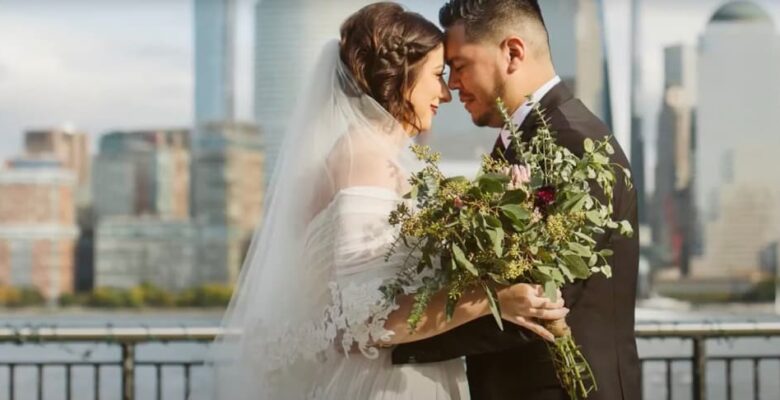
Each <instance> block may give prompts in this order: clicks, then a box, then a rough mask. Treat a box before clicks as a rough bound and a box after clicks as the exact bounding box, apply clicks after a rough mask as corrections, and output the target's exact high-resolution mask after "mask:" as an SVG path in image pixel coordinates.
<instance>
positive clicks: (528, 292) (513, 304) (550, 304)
mask: <svg viewBox="0 0 780 400" xmlns="http://www.w3.org/2000/svg"><path fill="white" fill-rule="evenodd" d="M556 298H557V300H556V301H552V300H550V299H548V298H547V297H545V296H544V289H543V288H542V287H541V286H538V285H529V284H526V283H518V284H516V285H512V286H507V287H504V288H501V289H499V290H498V299H499V302H500V303H501V314H502V317H503V318H504V319H505V320H507V321H509V322H512V323H514V324H517V325H520V326H522V327H524V328H526V329H528V330H530V331H531V332H534V333H536V334H537V335H539V336H541V337H542V338H544V339H545V340H549V341H554V340H555V336H554V335H553V334H552V333H551V332H550V331H548V330H547V329H546V328H545V327H544V326H542V325H541V324H540V323H538V322H537V321H540V322H541V321H555V320H559V319H562V318H565V317H566V315H567V314H568V313H569V309H567V308H565V307H564V303H563V296H562V295H561V292H560V291H558V295H557V297H556Z"/></svg>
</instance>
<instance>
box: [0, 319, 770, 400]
mask: <svg viewBox="0 0 780 400" xmlns="http://www.w3.org/2000/svg"><path fill="white" fill-rule="evenodd" d="M223 333H224V332H223V331H222V330H221V329H220V328H214V327H210V328H194V327H191V328H187V327H178V328H30V327H26V328H19V329H16V328H2V327H0V344H3V343H19V344H24V343H35V344H46V343H56V342H67V343H78V342H100V343H105V342H108V343H115V344H117V345H118V346H120V347H121V350H122V351H121V358H120V360H118V361H108V362H106V361H100V362H97V361H48V360H47V361H23V362H22V361H20V362H14V361H9V360H4V359H1V358H0V367H5V368H7V370H8V382H9V385H8V388H7V396H8V399H9V400H14V399H15V395H16V389H15V387H14V386H15V384H14V382H15V371H16V370H17V369H18V368H20V367H33V368H35V369H36V372H37V392H36V398H37V399H40V400H42V399H43V380H44V379H43V371H44V368H47V367H49V368H51V367H60V368H65V388H64V389H65V397H66V399H68V400H70V399H72V398H74V397H73V394H72V390H71V385H72V378H71V371H72V370H73V368H76V367H92V368H93V373H94V398H95V400H97V399H99V397H100V390H99V388H100V377H101V369H102V368H104V367H108V366H112V367H119V368H121V383H120V386H121V391H122V393H121V398H122V399H123V400H133V399H135V393H134V392H135V389H134V388H135V376H136V368H138V367H153V368H154V369H155V377H156V382H155V393H156V398H157V399H158V400H160V399H162V392H161V386H162V373H161V371H162V368H164V367H170V366H176V367H181V368H182V369H183V373H184V398H185V399H187V398H188V396H189V394H190V390H191V382H190V379H191V370H192V368H194V367H197V366H201V365H203V362H202V361H201V362H198V361H165V360H154V361H137V360H136V356H135V349H136V346H137V345H139V344H147V343H157V342H201V343H205V342H210V341H212V340H214V338H215V337H217V336H218V335H221V334H223ZM230 333H233V334H237V333H238V332H230ZM636 335H637V338H638V339H684V340H688V341H690V345H691V349H692V356H674V357H643V358H642V359H641V363H642V369H643V371H644V369H645V365H646V364H647V363H663V364H665V368H666V377H665V381H666V398H667V399H672V398H673V396H672V366H673V365H674V364H676V363H690V364H691V371H692V377H691V378H692V398H693V399H694V400H704V399H706V398H707V385H706V377H707V367H708V364H709V363H713V362H715V363H717V362H721V363H725V366H726V387H727V391H726V398H727V399H733V398H734V389H733V386H732V367H733V364H734V363H735V362H740V361H747V362H751V363H752V367H753V394H754V399H759V398H760V378H759V373H758V371H759V368H760V366H761V364H762V363H763V362H766V361H768V360H774V361H779V362H780V349H778V354H769V355H766V354H764V355H755V356H749V355H737V356H717V357H708V356H707V340H708V339H717V338H746V337H771V338H780V322H771V323H767V322H764V323H660V324H642V325H639V326H637V328H636ZM643 375H644V374H643ZM78 398H79V399H81V398H82V397H78ZM653 400H655V399H653Z"/></svg>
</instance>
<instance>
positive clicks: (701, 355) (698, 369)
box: [693, 337, 707, 400]
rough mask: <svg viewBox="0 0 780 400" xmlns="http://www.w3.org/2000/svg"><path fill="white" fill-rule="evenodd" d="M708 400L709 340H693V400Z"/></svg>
mask: <svg viewBox="0 0 780 400" xmlns="http://www.w3.org/2000/svg"><path fill="white" fill-rule="evenodd" d="M706 399H707V340H706V339H704V338H702V337H694V338H693V400H706Z"/></svg>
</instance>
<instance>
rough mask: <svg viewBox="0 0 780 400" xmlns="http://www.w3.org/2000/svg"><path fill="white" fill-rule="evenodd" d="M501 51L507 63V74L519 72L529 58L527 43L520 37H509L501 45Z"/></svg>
mask: <svg viewBox="0 0 780 400" xmlns="http://www.w3.org/2000/svg"><path fill="white" fill-rule="evenodd" d="M501 47H502V48H501V50H502V52H503V53H504V57H506V61H507V72H508V73H512V72H515V71H517V70H518V69H519V68H520V66H521V65H522V64H523V62H524V61H525V60H526V57H527V56H528V47H527V44H526V42H525V41H524V40H523V39H522V38H520V37H518V36H509V37H507V38H506V39H504V41H503V42H502V44H501Z"/></svg>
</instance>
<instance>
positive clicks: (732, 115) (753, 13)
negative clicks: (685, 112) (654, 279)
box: [695, 1, 780, 274]
mask: <svg viewBox="0 0 780 400" xmlns="http://www.w3.org/2000/svg"><path fill="white" fill-rule="evenodd" d="M697 61H698V62H697V64H698V71H697V75H698V84H697V89H696V91H697V95H696V100H697V104H698V105H697V113H696V115H697V116H696V126H697V128H696V130H697V135H696V163H695V175H696V179H695V182H696V184H697V185H696V186H697V188H696V196H697V204H698V205H699V207H700V209H701V210H702V213H701V215H702V219H703V220H704V221H703V223H704V225H705V226H706V229H705V236H704V255H703V260H704V262H703V267H702V268H708V269H710V271H707V272H711V273H724V274H747V273H750V272H755V271H758V270H760V266H759V264H760V263H759V258H760V252H761V251H762V249H764V248H765V247H766V245H767V244H768V243H769V242H771V241H772V240H774V239H773V236H774V233H772V232H771V231H772V230H773V229H776V227H777V224H778V223H777V222H773V221H775V220H774V219H773V218H775V216H776V215H777V214H778V212H780V201H778V198H777V196H776V194H775V193H773V192H772V190H773V188H777V187H780V175H778V174H777V173H776V171H777V170H778V158H777V157H776V156H775V155H773V154H772V152H771V151H770V149H778V148H780V128H778V126H777V117H776V114H777V110H780V75H779V74H778V71H780V35H778V33H777V31H776V28H775V23H774V22H773V21H772V19H771V17H770V16H769V14H768V13H767V12H766V11H765V10H764V9H762V8H761V7H760V6H758V5H757V4H755V3H752V2H745V1H739V2H733V3H729V4H726V5H724V6H722V7H720V8H719V9H718V10H717V11H716V12H715V13H714V14H713V16H712V18H711V19H710V21H709V24H708V25H707V27H706V29H705V31H704V33H703V34H702V35H701V37H700V39H699V44H698V60H697ZM724 172H727V174H724ZM712 200H715V201H712ZM705 219H706V220H705Z"/></svg>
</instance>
